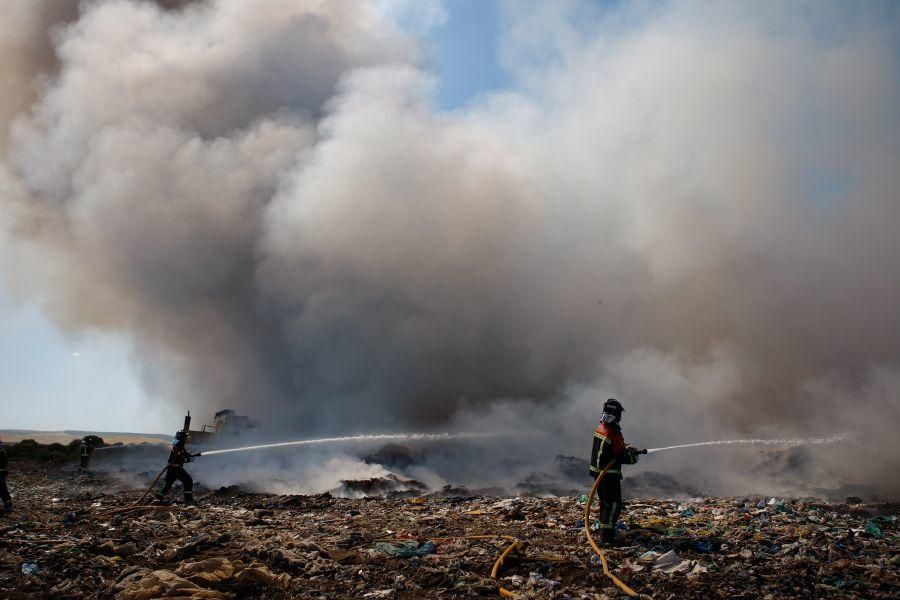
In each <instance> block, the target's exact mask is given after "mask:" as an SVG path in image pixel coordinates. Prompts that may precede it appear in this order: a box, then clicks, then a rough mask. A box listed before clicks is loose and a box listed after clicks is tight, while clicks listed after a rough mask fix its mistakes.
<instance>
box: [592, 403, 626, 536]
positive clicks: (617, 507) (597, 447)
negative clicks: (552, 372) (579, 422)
mask: <svg viewBox="0 0 900 600" xmlns="http://www.w3.org/2000/svg"><path fill="white" fill-rule="evenodd" d="M623 412H625V409H624V408H622V405H621V404H620V403H619V401H618V400H615V399H614V398H610V399H609V400H607V401H606V402H605V403H604V404H603V416H602V417H601V418H600V424H599V425H597V429H595V430H594V447H593V448H592V450H591V477H594V478H596V477H597V476H598V475H600V472H601V471H602V470H603V468H604V467H606V465H608V464H609V465H610V466H609V468H608V469H607V470H606V473H605V474H604V475H603V479H601V480H600V484H599V485H598V487H597V498H598V500H599V501H600V540H601V542H603V543H605V544H609V545H611V544H612V543H613V539H614V538H615V535H616V522H617V521H618V519H619V513H620V512H622V465H623V464H628V465H633V464H635V463H637V461H638V450H637V449H635V448H633V447H631V446H626V445H625V440H624V438H623V437H622V428H621V427H620V426H619V422H620V421H621V420H622V413H623ZM610 463H612V464H610Z"/></svg>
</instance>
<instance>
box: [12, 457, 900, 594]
mask: <svg viewBox="0 0 900 600" xmlns="http://www.w3.org/2000/svg"><path fill="white" fill-rule="evenodd" d="M10 467H11V473H10V478H9V483H10V487H11V488H12V491H13V495H14V502H15V509H14V512H13V513H12V514H10V515H7V516H5V517H0V596H2V597H4V598H38V597H41V598H117V599H121V600H144V599H149V598H160V597H166V598H322V599H331V598H397V599H420V598H478V597H485V598H491V597H498V589H499V586H500V585H503V586H504V587H505V588H506V589H507V590H509V591H511V592H512V593H514V594H516V596H518V597H522V598H605V597H610V598H619V597H624V596H625V595H624V594H623V593H622V592H621V591H620V590H619V589H618V588H616V587H614V586H613V585H612V584H611V582H610V581H609V579H607V578H606V577H604V575H603V573H602V570H601V569H600V566H599V564H597V563H598V561H597V559H596V557H594V555H593V553H592V552H591V550H590V549H589V547H588V545H587V543H586V542H585V538H584V533H583V529H582V515H583V503H584V501H585V498H583V497H549V498H530V497H521V498H491V497H415V498H397V499H385V498H369V499H348V498H334V497H331V496H330V495H328V494H324V495H317V496H275V495H264V494H246V493H243V492H241V491H240V490H238V489H233V488H232V489H220V490H215V491H201V492H200V493H198V494H197V497H198V504H197V505H196V506H185V505H182V504H180V503H174V504H172V505H166V506H159V507H153V508H129V506H130V505H132V504H134V503H135V502H137V500H138V499H139V497H140V496H141V493H142V490H134V489H131V490H126V489H120V487H119V484H118V483H117V482H116V480H115V479H110V478H108V477H100V476H93V475H78V474H76V473H75V469H74V465H67V466H65V467H47V466H43V465H41V464H38V463H31V462H26V461H16V462H14V463H11V465H10ZM154 475H155V473H154V474H144V476H145V477H146V478H147V479H148V483H149V480H150V479H152V476H154ZM171 497H172V498H173V499H177V495H175V494H173V495H171ZM146 504H148V503H147V502H143V503H142V504H141V505H142V506H143V505H146ZM898 511H900V507H898V505H897V504H889V503H857V502H856V501H855V500H853V499H851V502H850V503H849V504H848V503H833V504H829V503H826V502H824V501H817V500H813V499H802V500H801V499H777V498H728V499H726V498H709V499H696V500H694V501H689V502H685V501H677V500H641V501H635V502H631V503H629V504H628V505H626V507H625V510H624V512H623V522H622V523H621V524H620V527H621V531H619V538H620V540H621V542H622V543H623V545H622V546H621V547H618V548H615V549H612V550H610V551H608V553H607V556H608V559H609V562H610V568H611V569H613V570H614V571H615V572H616V573H617V574H618V576H619V577H620V578H621V579H622V580H624V581H625V582H627V583H628V584H629V585H631V586H632V587H633V588H634V589H635V590H637V591H638V592H639V593H641V594H642V595H645V596H651V597H653V598H788V597H790V598H814V597H815V598H821V597H834V598H838V597H840V598H898V597H900V573H898V571H900V540H898V535H900V524H898V519H897V514H898ZM460 536H509V537H510V538H514V539H516V540H521V541H524V542H526V543H527V546H526V548H525V549H524V551H522V552H521V553H520V555H524V556H518V557H517V556H515V555H511V558H510V559H509V560H507V561H506V562H505V564H504V566H503V568H502V570H501V572H500V574H499V580H494V579H492V578H491V577H490V573H491V569H492V566H493V565H494V562H495V560H496V559H497V557H498V556H499V555H500V553H501V552H502V551H503V549H504V548H506V547H507V546H508V545H509V544H510V540H509V539H504V538H501V537H493V538H487V539H460ZM391 539H402V540H405V541H403V542H397V543H390V542H389V541H385V542H381V541H379V540H391ZM429 542H431V543H429ZM410 555H411V556H410Z"/></svg>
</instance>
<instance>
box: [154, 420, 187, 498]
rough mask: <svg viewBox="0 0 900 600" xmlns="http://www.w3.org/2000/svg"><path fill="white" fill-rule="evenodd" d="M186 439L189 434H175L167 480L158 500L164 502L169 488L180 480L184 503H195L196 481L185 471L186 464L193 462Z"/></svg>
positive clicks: (157, 493)
mask: <svg viewBox="0 0 900 600" xmlns="http://www.w3.org/2000/svg"><path fill="white" fill-rule="evenodd" d="M186 439H187V433H186V432H184V431H179V432H178V433H176V434H175V439H174V440H173V441H172V451H171V452H170V453H169V462H168V465H167V466H166V479H165V482H164V483H163V486H162V487H161V488H160V489H159V491H158V492H156V499H157V500H162V499H163V498H164V497H165V495H166V493H168V491H169V488H171V487H172V484H173V483H175V481H176V480H178V481H180V482H181V485H182V486H183V487H184V501H185V502H186V503H187V504H193V503H194V480H193V479H191V476H190V475H188V473H187V471H185V470H184V463H188V462H191V455H190V454H188V451H187V448H185V446H184V443H185V440H186Z"/></svg>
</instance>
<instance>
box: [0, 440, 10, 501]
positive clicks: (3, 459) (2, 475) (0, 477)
mask: <svg viewBox="0 0 900 600" xmlns="http://www.w3.org/2000/svg"><path fill="white" fill-rule="evenodd" d="M8 474H9V457H8V456H7V454H6V446H4V445H3V443H2V442H0V500H3V514H9V513H11V512H12V498H11V497H10V496H9V490H8V489H7V488H6V476H7V475H8Z"/></svg>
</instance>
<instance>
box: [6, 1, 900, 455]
mask: <svg viewBox="0 0 900 600" xmlns="http://www.w3.org/2000/svg"><path fill="white" fill-rule="evenodd" d="M26 5H27V6H28V7H29V8H25V6H26ZM51 5H54V6H58V5H56V4H55V3H52V2H47V3H41V2H34V3H31V2H28V3H24V2H22V3H11V4H4V5H3V9H2V10H3V13H4V14H2V15H0V23H3V30H2V34H3V37H2V40H0V43H2V48H3V52H2V56H3V58H2V60H3V61H4V63H3V66H6V65H7V64H8V65H13V66H14V67H15V68H12V69H11V70H10V69H9V68H7V69H6V72H8V73H10V75H8V76H7V77H6V79H5V82H4V83H5V85H6V87H7V89H6V90H5V91H6V92H7V93H5V94H4V95H3V98H2V99H0V117H2V119H3V120H2V121H0V126H2V131H0V136H2V138H0V139H4V140H7V142H6V147H5V158H4V160H3V167H2V175H0V185H2V205H0V207H2V211H3V212H2V215H3V217H2V218H3V220H4V222H5V223H6V225H7V232H8V233H7V238H6V239H7V241H6V242H5V243H6V244H7V245H8V247H9V252H7V254H8V255H9V257H10V260H9V261H8V262H9V264H8V265H6V267H7V273H8V275H9V278H10V280H11V281H12V282H13V283H14V284H15V285H16V286H17V288H18V289H21V290H23V292H24V293H28V294H31V295H33V297H34V298H36V299H37V300H38V301H39V302H41V303H42V305H43V306H44V307H45V309H46V311H47V313H48V314H50V315H51V316H52V317H53V318H54V319H56V320H57V321H58V322H59V323H61V324H62V325H64V326H65V327H71V328H99V329H109V330H112V331H116V332H122V333H125V334H127V335H128V336H130V337H131V338H132V339H133V340H134V343H135V345H136V348H137V355H138V359H139V361H140V364H141V366H142V368H143V372H144V373H145V379H146V382H147V385H148V386H149V387H150V389H151V390H153V391H154V392H155V393H156V394H157V395H162V396H165V397H168V398H170V399H171V400H172V401H173V402H175V403H177V404H179V405H191V406H196V405H197V404H202V405H203V406H205V407H207V408H208V409H210V410H212V409H215V408H218V407H222V406H229V407H232V408H237V409H239V410H241V411H242V412H246V413H251V414H253V415H254V416H257V417H258V418H260V419H262V420H267V419H268V421H269V422H270V423H272V426H273V427H274V426H275V425H276V421H277V423H281V424H283V425H284V426H285V427H290V428H294V429H296V430H313V429H319V430H328V431H353V430H360V429H363V428H375V429H379V430H384V429H392V428H396V427H401V426H409V425H419V426H423V425H428V424H436V423H443V422H448V421H451V420H455V422H456V423H458V424H467V425H469V426H474V425H477V424H479V423H480V424H481V425H482V426H483V425H484V424H485V423H490V426H491V427H493V426H496V423H498V422H506V423H509V424H511V425H515V424H521V423H528V424H529V425H530V426H534V425H535V422H538V423H543V424H544V426H545V428H546V429H548V430H552V431H554V432H557V433H558V435H559V446H565V447H571V448H570V449H571V451H572V452H579V453H583V449H582V446H583V445H585V444H586V443H587V442H585V441H584V440H585V435H587V434H586V433H585V431H586V430H585V427H587V428H588V429H589V428H590V427H592V422H593V421H594V420H595V419H596V416H597V412H598V410H599V401H600V400H601V399H602V398H603V397H605V396H607V395H619V396H621V397H622V398H623V400H624V401H625V402H626V407H627V410H628V412H627V413H626V415H627V416H628V417H631V416H632V415H634V425H633V428H634V429H633V431H634V432H635V433H636V434H639V435H640V436H642V437H644V438H645V439H646V442H645V444H644V445H661V444H663V443H669V442H672V443H676V442H681V441H692V440H696V439H710V438H713V437H721V436H722V434H723V433H724V432H729V433H731V432H751V433H753V434H754V436H758V435H761V434H765V433H772V434H793V433H800V434H805V433H820V432H823V431H824V432H830V431H832V430H834V429H844V428H852V429H856V430H861V431H865V432H868V433H871V434H872V438H871V439H872V440H877V442H876V444H877V445H878V446H879V447H880V448H881V451H882V452H883V453H886V454H888V456H895V455H896V452H897V449H898V448H897V442H896V439H897V436H896V434H895V431H894V429H895V428H896V423H897V422H898V418H900V400H898V394H900V384H898V379H900V374H898V373H900V362H898V357H900V313H898V311H897V307H898V306H900V278H898V276H897V274H898V273H900V236H898V235H897V232H896V229H897V226H898V224H900V142H898V140H900V111H898V110H897V107H898V106H900V58H898V57H900V52H898V49H900V19H898V14H897V13H898V10H897V8H896V7H894V6H891V5H886V6H876V5H866V6H862V7H857V6H853V7H847V6H843V5H841V4H839V3H826V2H815V3H810V4H804V3H800V4H799V5H798V4H791V5H782V4H774V3H772V4H768V3H767V4H765V5H758V4H732V3H717V4H716V5H714V6H710V5H707V4H704V3H695V2H674V3H668V4H665V5H659V4H656V3H652V4H646V5H645V4H643V3H629V4H628V5H627V6H625V7H623V8H619V9H615V10H613V9H605V10H603V11H599V12H596V14H595V9H592V8H591V7H590V5H582V4H579V3H536V4H534V5H528V6H523V5H522V4H521V3H511V4H509V5H508V6H507V10H506V13H507V14H506V18H507V31H506V37H505V42H504V60H505V61H506V63H507V66H508V67H509V69H510V71H511V72H512V73H513V75H514V77H515V80H516V82H517V83H516V86H515V88H514V89H512V90H509V91H506V92H502V93H496V94H492V95H490V96H487V97H484V98H481V99H478V100H477V101H474V102H473V103H472V104H471V105H470V106H468V107H466V108H465V109H461V110H457V111H454V112H450V113H448V112H440V111H436V110H435V109H434V108H433V107H432V102H431V97H432V96H431V94H432V91H433V87H434V85H435V82H434V81H433V80H432V79H431V77H430V76H429V75H428V70H427V66H423V64H424V63H423V59H422V52H421V50H420V49H419V46H418V44H417V43H416V41H415V40H413V39H410V38H409V37H407V36H406V35H405V34H403V33H402V32H401V31H400V30H399V29H398V28H397V27H395V26H393V25H392V21H391V20H390V19H388V18H387V16H386V15H389V14H390V11H386V10H384V7H383V6H382V7H381V8H379V9H378V10H376V8H378V6H379V5H378V4H368V3H363V2H353V1H349V0H346V1H333V2H327V3H322V2H313V1H309V2H298V1H296V0H272V1H269V2H262V3H250V2H244V1H243V0H215V1H207V2H198V3H190V4H187V5H186V6H184V7H175V8H174V9H168V10H167V9H164V8H160V7H159V6H157V5H155V4H152V3H149V2H137V1H126V0H110V1H94V2H82V3H80V4H78V5H77V7H76V9H77V12H76V13H73V12H72V9H71V6H72V5H67V6H68V8H65V9H62V8H60V9H53V10H51V9H49V8H48V7H49V6H51ZM31 7H37V8H31ZM56 10H59V11H60V14H59V15H57V14H56V13H55V11H56ZM60 22H65V25H64V26H57V25H54V24H56V23H60ZM485 415H488V416H485ZM589 423H590V425H589ZM538 426H541V425H538ZM651 440H653V442H651ZM891 440H893V441H891ZM654 442H658V443H654Z"/></svg>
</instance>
